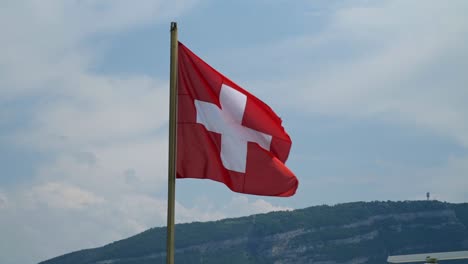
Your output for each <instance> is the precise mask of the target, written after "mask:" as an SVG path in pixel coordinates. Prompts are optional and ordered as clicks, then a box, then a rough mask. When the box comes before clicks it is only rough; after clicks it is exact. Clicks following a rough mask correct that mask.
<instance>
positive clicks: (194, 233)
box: [43, 202, 468, 264]
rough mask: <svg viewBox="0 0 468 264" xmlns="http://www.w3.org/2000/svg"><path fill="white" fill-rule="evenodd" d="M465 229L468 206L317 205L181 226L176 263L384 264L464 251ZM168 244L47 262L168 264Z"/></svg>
mask: <svg viewBox="0 0 468 264" xmlns="http://www.w3.org/2000/svg"><path fill="white" fill-rule="evenodd" d="M467 224H468V204H448V203H440V202H372V203H349V204H341V205H337V206H316V207H310V208H306V209H301V210H295V211H292V212H275V213H269V214H262V215H256V216H250V217H243V218H237V219H227V220H222V221H216V222H208V223H193V224H183V225H178V226H177V227H176V237H177V240H176V247H177V249H176V262H177V263H277V264H280V263H284V264H287V263H317V264H335V263H336V264H338V263H348V264H361V263H385V262H386V258H387V256H388V255H397V254H412V253H424V252H437V251H454V250H463V249H464V250H466V249H467V248H468V229H467ZM164 243H165V230H164V229H163V228H155V229H151V230H148V231H146V232H144V233H142V234H139V235H136V236H134V237H131V238H129V239H126V240H122V241H119V242H115V243H112V244H109V245H107V246H105V247H102V248H97V249H91V250H85V251H80V252H75V253H71V254H67V255H64V256H61V257H58V258H55V259H52V260H49V261H46V262H43V264H75V263H99V264H110V263H116V264H117V263H118V264H130V263H164V261H165V248H164ZM451 263H453V264H455V263H457V262H451ZM459 263H463V262H459Z"/></svg>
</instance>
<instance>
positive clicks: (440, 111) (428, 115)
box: [252, 1, 468, 146]
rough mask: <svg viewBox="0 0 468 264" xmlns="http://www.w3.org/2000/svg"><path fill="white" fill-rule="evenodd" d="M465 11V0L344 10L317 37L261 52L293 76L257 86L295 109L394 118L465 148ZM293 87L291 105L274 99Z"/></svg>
mask: <svg viewBox="0 0 468 264" xmlns="http://www.w3.org/2000/svg"><path fill="white" fill-rule="evenodd" d="M467 7H468V5H467V2H466V1H451V2H450V4H448V3H446V2H440V1H425V2H424V3H422V2H419V1H411V2H408V1H381V2H379V3H374V4H372V6H371V7H368V6H367V3H366V5H365V6H364V5H363V6H360V5H357V6H356V5H354V6H351V5H345V6H342V7H340V8H338V9H337V10H335V11H334V13H332V14H331V15H330V23H329V24H328V25H327V26H326V27H325V28H324V29H323V30H321V31H320V32H318V33H317V32H314V33H313V34H306V35H302V36H298V37H295V38H291V39H288V40H285V41H284V42H281V43H276V44H274V45H270V46H269V47H264V45H262V47H261V48H258V49H256V50H255V51H254V52H255V53H259V54H262V55H263V56H265V57H269V56H271V57H272V59H271V61H282V62H284V64H280V66H281V65H282V66H283V67H284V68H285V71H287V72H288V75H287V76H283V75H282V80H278V78H275V77H274V76H272V81H271V82H268V81H267V82H265V81H262V82H260V81H259V82H258V86H259V87H263V88H262V89H261V90H262V92H263V93H268V94H267V95H266V98H269V97H271V100H272V101H277V102H276V104H278V105H280V104H282V105H287V106H289V107H294V108H296V109H297V110H298V111H307V112H314V113H320V114H324V115H338V116H347V117H352V118H362V117H365V118H377V119H391V120H394V121H398V122H401V123H404V124H411V125H415V126H420V127H423V128H426V129H429V130H431V131H433V132H436V133H438V134H440V135H441V136H444V137H449V138H452V139H454V140H456V141H458V142H460V144H463V145H464V146H468V122H466V118H465V117H466V116H467V115H468V105H467V104H466V103H464V102H466V101H467V100H468V94H467V93H466V88H465V86H466V85H465V84H466V83H468V76H467V75H466V74H465V73H464V69H466V68H467V67H468V63H467V61H468V60H467V58H468V57H467V54H468V47H467V46H466V45H463V44H462V43H466V42H468V37H467V36H468V20H467V19H466V15H465V13H464V10H466V8H467ZM259 50H261V51H259ZM278 51H280V52H278ZM278 53H280V54H278ZM262 58H263V57H262ZM259 61H264V60H262V59H261V58H260V59H259ZM266 63H268V64H269V63H270V60H269V59H267V60H266ZM273 64H274V63H273ZM275 65H276V64H275ZM286 65H290V66H291V67H286ZM291 69H292V70H291ZM289 70H291V71H289ZM272 82H274V84H272ZM252 86H256V85H252ZM291 87H294V91H295V92H294V93H288V96H289V97H290V99H289V100H283V98H282V97H273V96H271V95H270V94H272V91H275V93H276V94H283V93H284V92H283V91H284V90H287V91H290V90H291ZM269 99H270V98H269Z"/></svg>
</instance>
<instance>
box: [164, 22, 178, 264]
mask: <svg viewBox="0 0 468 264" xmlns="http://www.w3.org/2000/svg"><path fill="white" fill-rule="evenodd" d="M177 49H178V41H177V23H176V22H171V63H170V80H169V89H170V95H169V166H168V173H169V174H168V190H167V241H166V242H167V243H166V250H167V257H166V260H167V261H166V263H167V264H174V209H175V179H176V157H177V155H176V150H177V129H176V126H177Z"/></svg>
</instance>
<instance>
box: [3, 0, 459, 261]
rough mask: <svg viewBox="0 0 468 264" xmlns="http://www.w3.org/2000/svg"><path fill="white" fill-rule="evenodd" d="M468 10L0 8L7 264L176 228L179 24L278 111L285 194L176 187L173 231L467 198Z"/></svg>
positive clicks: (39, 0)
mask: <svg viewBox="0 0 468 264" xmlns="http://www.w3.org/2000/svg"><path fill="white" fill-rule="evenodd" d="M467 12H468V1H464V0H459V1H457V0H452V1H442V0H439V1H431V0H421V1H416V0H410V1H406V0H394V1H366V0H350V1H335V0H322V1H306V0H298V1H287V0H277V1H265V0H257V1H247V0H245V1H243V0H241V1H215V0H177V1H174V0H172V1H163V0H138V1H124V0H81V1H77V0H75V1H72V0H66V1H64V0H20V1H16V0H2V1H0V32H1V33H0V168H1V173H0V263H8V264H20V263H21V264H24V263H26V264H27V263H36V262H38V261H41V260H45V259H48V258H51V257H54V256H57V255H60V254H64V253H67V252H70V251H74V250H78V249H82V248H89V247H96V246H101V245H104V244H107V243H109V242H112V241H114V240H117V239H122V238H125V237H128V236H130V235H133V234H136V233H138V232H141V231H143V230H145V229H147V228H150V227H154V226H164V225H165V217H166V216H165V214H166V184H167V182H166V177H167V130H168V126H167V124H168V74H169V72H168V69H169V25H170V21H177V22H178V24H179V38H180V40H181V41H182V42H183V43H185V44H186V45H187V46H188V47H189V48H190V49H192V50H193V51H194V52H195V53H197V54H198V55H199V56H201V57H202V58H204V59H205V60H206V61H207V62H208V63H210V64H211V65H212V66H214V67H215V68H217V69H218V70H220V71H221V72H223V73H224V74H225V75H227V76H228V77H230V78H231V79H232V80H234V81H236V82H237V83H238V84H240V85H241V86H243V87H244V88H245V89H247V90H249V91H251V92H252V93H253V94H255V95H257V96H258V97H259V98H261V99H262V100H263V101H265V102H266V103H268V104H269V105H271V106H272V108H273V109H275V111H276V112H277V113H278V114H279V115H280V116H281V117H282V118H283V121H284V125H285V127H286V129H287V131H288V132H289V134H290V135H291V138H292V140H293V148H292V150H291V155H290V158H289V161H288V163H287V164H288V166H289V167H290V168H291V169H292V170H293V171H294V172H295V173H296V174H297V177H298V178H299V181H300V185H299V189H298V191H297V194H296V195H295V196H293V197H291V198H265V197H258V196H249V195H240V194H236V193H232V192H230V191H229V190H228V189H227V188H226V187H225V186H223V185H222V184H218V183H215V182H210V181H201V180H179V181H177V194H176V195H177V196H176V200H177V208H176V219H177V222H191V221H195V220H196V221H206V220H213V219H220V218H224V217H234V216H241V215H248V214H253V213H261V212H267V211H272V210H284V209H291V208H303V207H308V206H311V205H318V204H336V203H342V202H350V201H361V200H364V201H371V200H414V199H424V197H425V193H426V192H427V191H430V192H431V194H432V197H434V198H435V199H439V200H444V201H449V202H466V201H467V200H468V120H467V118H466V116H467V115H468V103H467V102H468V74H467V69H468V45H466V43H468V18H467V16H466V13H467Z"/></svg>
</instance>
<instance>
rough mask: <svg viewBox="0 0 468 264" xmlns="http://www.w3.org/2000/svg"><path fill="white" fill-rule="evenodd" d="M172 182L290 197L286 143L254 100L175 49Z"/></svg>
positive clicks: (277, 124)
mask: <svg viewBox="0 0 468 264" xmlns="http://www.w3.org/2000/svg"><path fill="white" fill-rule="evenodd" d="M177 86H178V97H177V99H178V109H177V111H178V114H177V178H199V179H211V180H214V181H218V182H221V183H224V184H225V185H226V186H227V187H229V188H230V189H231V190H232V191H235V192H239V193H246V194H255V195H267V196H292V195H294V194H295V192H296V189H297V187H298V180H297V178H296V177H295V175H294V173H293V172H292V171H291V170H289V169H288V168H287V167H286V166H285V164H284V163H285V162H286V160H287V158H288V155H289V150H290V148H291V143H292V142H291V139H290V137H289V135H288V134H287V133H286V131H285V130H284V128H283V127H282V125H281V119H280V118H279V117H278V116H277V115H276V114H275V113H274V112H273V110H272V109H271V108H270V107H269V106H268V105H266V104H265V103H263V102H262V101H260V100H259V99H258V98H256V97H255V96H253V95H252V94H250V93H249V92H247V91H246V90H244V89H243V88H241V87H240V86H238V85H237V84H235V83H234V82H232V81H231V80H229V79H228V78H226V77H225V76H224V75H222V74H221V73H219V72H218V71H216V70H215V69H214V68H212V67H211V66H209V65H208V64H207V63H206V62H204V61H203V60H201V59H200V58H199V57H198V56H197V55H195V54H194V53H193V52H192V51H190V50H189V49H188V48H187V47H186V46H184V45H183V44H182V43H180V42H179V44H178V80H177Z"/></svg>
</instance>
